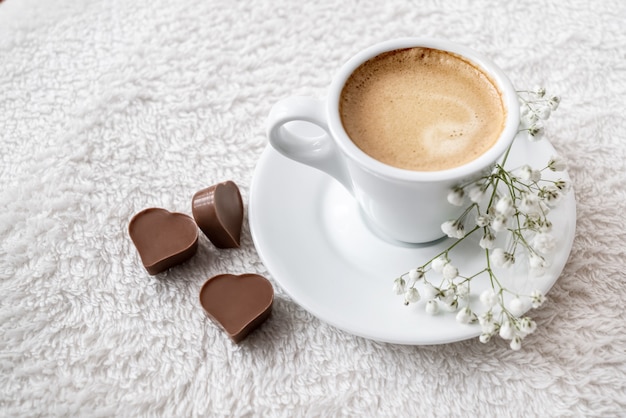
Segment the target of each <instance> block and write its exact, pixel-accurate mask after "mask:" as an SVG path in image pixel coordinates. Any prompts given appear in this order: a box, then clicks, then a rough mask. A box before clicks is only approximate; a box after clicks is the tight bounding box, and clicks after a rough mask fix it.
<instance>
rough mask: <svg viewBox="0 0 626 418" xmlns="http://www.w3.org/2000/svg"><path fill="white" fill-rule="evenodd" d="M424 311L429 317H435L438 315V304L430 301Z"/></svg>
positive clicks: (432, 300)
mask: <svg viewBox="0 0 626 418" xmlns="http://www.w3.org/2000/svg"><path fill="white" fill-rule="evenodd" d="M424 309H425V310H426V313H427V314H429V315H437V314H438V313H439V303H437V301H436V300H434V299H431V300H429V301H428V302H426V307H425V308H424Z"/></svg>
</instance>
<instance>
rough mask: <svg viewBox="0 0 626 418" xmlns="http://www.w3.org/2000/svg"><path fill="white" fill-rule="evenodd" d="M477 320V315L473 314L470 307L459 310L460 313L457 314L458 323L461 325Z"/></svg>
mask: <svg viewBox="0 0 626 418" xmlns="http://www.w3.org/2000/svg"><path fill="white" fill-rule="evenodd" d="M475 318H476V314H474V312H472V310H471V309H470V308H469V306H465V307H463V308H461V309H459V312H458V313H457V314H456V322H458V323H459V324H469V323H470V322H473V321H474V320H475Z"/></svg>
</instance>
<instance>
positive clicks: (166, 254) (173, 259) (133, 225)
mask: <svg viewBox="0 0 626 418" xmlns="http://www.w3.org/2000/svg"><path fill="white" fill-rule="evenodd" d="M128 233H129V234H130V238H131V239H132V240H133V243H134V244H135V247H137V251H139V256H140V257H141V261H142V263H143V266H144V267H145V268H146V270H148V273H150V274H151V275H155V274H158V273H160V272H162V271H165V270H167V269H168V268H170V267H173V266H175V265H177V264H180V263H182V262H184V261H186V260H188V259H189V258H191V257H192V256H193V255H194V254H195V253H196V251H197V250H198V227H197V226H196V224H195V222H194V221H193V219H191V217H190V216H188V215H185V214H182V213H172V212H169V211H167V210H165V209H160V208H149V209H144V210H142V211H141V212H139V213H137V214H136V215H135V216H133V218H132V219H131V221H130V223H129V225H128Z"/></svg>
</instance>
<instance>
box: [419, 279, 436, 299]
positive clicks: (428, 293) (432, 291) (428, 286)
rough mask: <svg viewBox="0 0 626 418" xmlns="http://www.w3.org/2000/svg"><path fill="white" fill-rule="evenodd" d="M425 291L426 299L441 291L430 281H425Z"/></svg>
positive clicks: (432, 297) (423, 290)
mask: <svg viewBox="0 0 626 418" xmlns="http://www.w3.org/2000/svg"><path fill="white" fill-rule="evenodd" d="M422 292H424V299H426V300H432V299H434V298H435V297H437V295H438V294H439V291H438V290H437V289H436V288H435V286H433V285H432V284H430V283H424V288H423V289H422Z"/></svg>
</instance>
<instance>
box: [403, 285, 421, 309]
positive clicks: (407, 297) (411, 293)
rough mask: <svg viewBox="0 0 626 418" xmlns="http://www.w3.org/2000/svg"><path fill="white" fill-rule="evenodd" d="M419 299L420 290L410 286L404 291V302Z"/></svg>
mask: <svg viewBox="0 0 626 418" xmlns="http://www.w3.org/2000/svg"><path fill="white" fill-rule="evenodd" d="M419 300H420V292H418V290H417V289H416V288H414V287H412V288H410V289H409V290H407V291H406V292H405V293H404V301H405V304H407V305H408V304H409V303H415V302H418V301H419Z"/></svg>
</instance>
